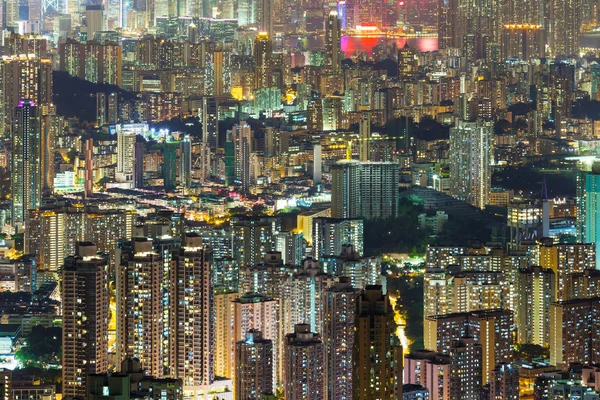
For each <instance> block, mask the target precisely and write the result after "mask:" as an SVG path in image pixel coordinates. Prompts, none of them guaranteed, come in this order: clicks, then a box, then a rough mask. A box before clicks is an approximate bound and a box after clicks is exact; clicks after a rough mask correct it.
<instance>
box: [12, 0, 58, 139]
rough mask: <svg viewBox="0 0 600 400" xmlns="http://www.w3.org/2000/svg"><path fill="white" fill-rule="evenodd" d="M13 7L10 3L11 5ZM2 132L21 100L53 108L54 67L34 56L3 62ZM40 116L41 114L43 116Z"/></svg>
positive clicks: (24, 56)
mask: <svg viewBox="0 0 600 400" xmlns="http://www.w3.org/2000/svg"><path fill="white" fill-rule="evenodd" d="M9 3H11V1H9ZM0 83H1V84H2V85H3V88H4V89H3V93H2V94H1V95H0V100H2V101H0V104H3V106H1V107H0V128H1V131H0V132H4V131H5V130H7V129H9V128H10V127H11V122H12V121H13V119H14V116H15V115H14V112H15V110H16V107H17V106H18V105H19V103H20V102H21V100H22V99H30V100H31V101H32V102H33V104H35V105H36V106H38V107H42V106H46V105H49V104H52V93H53V89H52V63H51V62H50V60H49V59H46V58H42V59H40V58H39V57H37V56H35V55H33V54H28V55H25V54H20V55H15V56H5V57H2V58H1V59H0ZM40 115H41V113H40Z"/></svg>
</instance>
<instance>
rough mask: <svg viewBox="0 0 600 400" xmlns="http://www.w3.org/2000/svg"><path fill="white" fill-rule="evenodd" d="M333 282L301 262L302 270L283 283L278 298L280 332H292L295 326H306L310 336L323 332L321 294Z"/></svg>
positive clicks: (313, 265) (310, 262)
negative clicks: (279, 299) (280, 297)
mask: <svg viewBox="0 0 600 400" xmlns="http://www.w3.org/2000/svg"><path fill="white" fill-rule="evenodd" d="M333 282H334V280H333V277H332V276H331V275H328V274H325V273H324V272H323V270H322V269H321V268H319V265H318V264H317V263H316V262H315V261H313V260H311V259H307V260H305V261H304V266H303V268H302V269H301V270H300V271H299V272H298V273H296V274H294V275H293V276H291V277H290V278H288V279H287V281H286V282H285V283H284V285H283V295H282V299H281V302H282V306H281V315H282V325H283V327H282V329H283V331H284V332H286V331H290V330H292V329H294V326H295V325H297V324H308V325H309V326H310V327H311V330H312V331H313V332H322V330H323V301H324V299H323V293H324V291H325V289H327V288H328V287H329V286H330V285H331V284H332V283H333Z"/></svg>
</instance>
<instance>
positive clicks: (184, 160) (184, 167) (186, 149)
mask: <svg viewBox="0 0 600 400" xmlns="http://www.w3.org/2000/svg"><path fill="white" fill-rule="evenodd" d="M180 150H181V153H180V155H179V182H181V184H182V186H183V188H184V189H185V190H189V189H190V188H191V187H192V142H191V140H190V135H185V136H184V137H183V140H182V141H181V142H180Z"/></svg>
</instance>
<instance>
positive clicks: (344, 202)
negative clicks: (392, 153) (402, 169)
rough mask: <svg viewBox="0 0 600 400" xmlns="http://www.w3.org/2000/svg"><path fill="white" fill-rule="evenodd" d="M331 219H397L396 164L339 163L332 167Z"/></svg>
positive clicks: (397, 174)
mask: <svg viewBox="0 0 600 400" xmlns="http://www.w3.org/2000/svg"><path fill="white" fill-rule="evenodd" d="M331 175H332V193H331V216H332V217H334V218H366V219H375V218H393V217H395V216H397V215H398V199H399V194H398V182H399V170H398V164H395V163H391V162H368V163H363V162H359V161H349V160H348V161H340V162H338V163H336V164H334V165H332V167H331Z"/></svg>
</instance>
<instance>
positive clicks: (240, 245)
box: [230, 217, 281, 266]
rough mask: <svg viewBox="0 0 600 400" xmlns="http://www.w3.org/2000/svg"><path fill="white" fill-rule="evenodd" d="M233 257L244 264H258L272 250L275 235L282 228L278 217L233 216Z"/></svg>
mask: <svg viewBox="0 0 600 400" xmlns="http://www.w3.org/2000/svg"><path fill="white" fill-rule="evenodd" d="M230 223H231V226H232V228H233V258H234V259H235V260H236V261H237V262H238V263H239V264H240V265H242V266H245V265H256V264H258V263H259V262H260V261H261V260H263V259H264V257H265V256H266V254H267V252H269V251H272V250H273V248H274V246H275V244H274V241H273V237H274V236H275V235H276V234H277V233H278V232H279V231H280V230H281V228H280V224H279V222H277V219H276V218H272V219H271V218H266V217H236V218H232V219H231V221H230Z"/></svg>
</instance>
